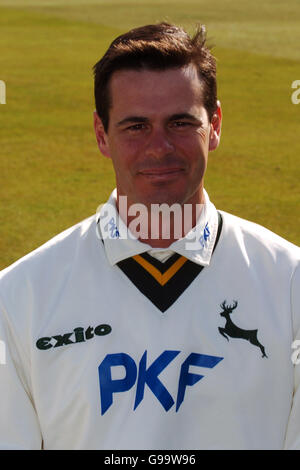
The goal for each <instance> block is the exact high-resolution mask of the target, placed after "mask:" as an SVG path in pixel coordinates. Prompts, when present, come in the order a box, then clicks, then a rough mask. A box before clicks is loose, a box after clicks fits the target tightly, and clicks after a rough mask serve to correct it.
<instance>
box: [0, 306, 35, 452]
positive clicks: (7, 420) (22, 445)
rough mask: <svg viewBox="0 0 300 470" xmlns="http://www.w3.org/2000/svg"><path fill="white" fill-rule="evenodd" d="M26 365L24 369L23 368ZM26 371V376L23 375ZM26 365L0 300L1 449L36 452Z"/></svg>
mask: <svg viewBox="0 0 300 470" xmlns="http://www.w3.org/2000/svg"><path fill="white" fill-rule="evenodd" d="M26 364H27V365H26ZM26 368H27V369H28V370H27V374H26ZM28 371H29V363H28V357H27V355H26V354H25V351H24V350H22V348H21V345H20V338H17V335H16V332H15V331H13V328H12V324H11V322H10V321H9V318H8V315H7V312H6V310H5V308H4V305H3V303H2V302H1V300H0V449H1V450H11V449H12V450H37V449H41V447H42V435H41V430H40V425H39V422H38V417H37V414H36V411H35V408H34V403H33V399H32V395H31V392H30V384H29V379H28V375H29V374H28Z"/></svg>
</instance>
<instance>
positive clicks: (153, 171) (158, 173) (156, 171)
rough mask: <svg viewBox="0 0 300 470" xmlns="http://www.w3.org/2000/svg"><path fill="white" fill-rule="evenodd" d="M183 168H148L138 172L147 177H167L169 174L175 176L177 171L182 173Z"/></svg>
mask: <svg viewBox="0 0 300 470" xmlns="http://www.w3.org/2000/svg"><path fill="white" fill-rule="evenodd" d="M183 171H184V170H183V168H177V167H174V168H149V169H147V170H142V171H140V172H139V174H140V175H142V176H146V177H148V178H158V179H159V178H161V179H162V178H167V177H171V176H176V175H178V174H179V173H182V172H183Z"/></svg>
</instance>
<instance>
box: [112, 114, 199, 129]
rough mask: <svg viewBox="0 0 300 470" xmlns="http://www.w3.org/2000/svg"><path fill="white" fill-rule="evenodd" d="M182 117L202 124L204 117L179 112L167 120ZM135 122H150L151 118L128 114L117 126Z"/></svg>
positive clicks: (175, 119)
mask: <svg viewBox="0 0 300 470" xmlns="http://www.w3.org/2000/svg"><path fill="white" fill-rule="evenodd" d="M180 119H189V120H192V121H194V122H199V123H201V124H202V122H203V121H202V119H199V118H197V117H196V116H194V115H193V114H190V113H177V114H172V115H171V116H169V117H168V118H167V119H166V120H167V121H178V120H180ZM133 122H144V123H145V122H149V119H148V118H146V117H144V116H128V117H126V118H124V119H122V120H121V121H119V122H117V124H116V127H120V126H124V124H129V123H133Z"/></svg>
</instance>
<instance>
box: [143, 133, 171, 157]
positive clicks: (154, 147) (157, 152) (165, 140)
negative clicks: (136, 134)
mask: <svg viewBox="0 0 300 470" xmlns="http://www.w3.org/2000/svg"><path fill="white" fill-rule="evenodd" d="M174 149H175V147H174V145H173V143H172V140H171V137H170V136H169V135H168V133H167V130H166V129H164V128H157V129H152V131H151V133H150V135H149V137H148V141H147V144H146V149H145V154H146V155H147V156H148V157H152V158H157V159H159V158H161V157H164V156H165V155H168V154H170V153H172V152H174Z"/></svg>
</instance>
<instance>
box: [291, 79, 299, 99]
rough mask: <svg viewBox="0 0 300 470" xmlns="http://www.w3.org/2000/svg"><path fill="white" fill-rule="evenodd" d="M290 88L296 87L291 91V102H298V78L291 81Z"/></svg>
mask: <svg viewBox="0 0 300 470" xmlns="http://www.w3.org/2000/svg"><path fill="white" fill-rule="evenodd" d="M292 88H296V90H295V91H294V92H293V93H292V96H291V100H292V103H293V104H299V103H300V80H295V81H294V82H293V83H292Z"/></svg>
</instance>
